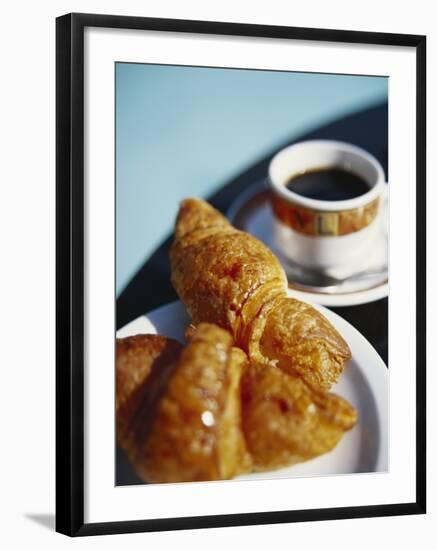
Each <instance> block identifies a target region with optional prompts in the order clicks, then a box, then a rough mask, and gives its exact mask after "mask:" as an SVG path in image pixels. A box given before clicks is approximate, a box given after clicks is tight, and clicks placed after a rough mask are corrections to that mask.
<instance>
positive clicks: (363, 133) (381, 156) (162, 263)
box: [117, 104, 388, 364]
mask: <svg viewBox="0 0 437 550" xmlns="http://www.w3.org/2000/svg"><path fill="white" fill-rule="evenodd" d="M306 139H337V140H340V141H346V142H349V143H353V144H355V145H358V146H359V147H362V148H364V149H366V150H367V151H369V152H370V153H372V154H373V155H374V156H375V157H376V158H377V159H378V160H379V161H380V162H381V164H382V166H383V168H384V170H385V173H386V176H387V177H388V165H387V160H388V151H387V144H388V110H387V104H383V105H379V106H377V107H373V108H371V109H367V110H365V111H360V112H358V113H354V114H352V115H350V116H347V117H344V118H341V119H338V120H336V121H335V122H333V123H331V124H328V125H326V126H323V127H321V128H317V129H316V130H314V131H312V132H310V133H308V134H305V135H301V136H299V137H298V138H297V139H293V140H292V141H289V142H286V143H284V144H283V146H284V147H285V146H286V145H288V144H290V143H293V142H296V141H301V140H306ZM275 152H276V150H275V151H272V152H271V154H269V155H267V156H266V157H265V158H263V159H262V160H260V161H259V162H258V163H257V164H255V165H253V166H252V167H251V168H250V169H249V170H247V171H246V172H244V173H243V174H240V175H239V176H238V177H236V178H235V179H234V180H232V181H230V182H229V183H228V184H226V185H224V186H223V187H222V188H221V189H220V190H219V191H217V192H216V193H214V194H213V195H211V196H209V197H206V199H207V200H208V201H209V202H211V203H212V204H213V205H214V206H215V207H216V208H218V209H219V210H220V211H222V212H226V211H227V209H228V208H229V206H230V205H231V203H232V202H233V201H234V200H235V198H236V197H237V196H238V195H239V194H240V193H241V192H242V191H244V190H245V189H247V188H248V187H249V186H250V185H252V184H253V183H254V182H256V181H259V180H260V179H261V178H263V177H265V176H266V174H267V167H268V164H269V162H270V159H271V157H272V156H273V154H274V153H275ZM170 242H171V235H169V236H168V238H167V239H166V240H165V241H164V242H163V243H162V244H161V245H160V246H159V247H158V248H157V249H156V250H155V252H154V253H153V254H152V255H151V256H150V257H149V258H148V259H147V261H146V262H145V263H144V264H143V266H142V267H141V268H140V269H139V271H138V272H137V273H136V274H135V276H134V277H133V278H132V280H131V281H130V282H129V284H128V285H127V287H126V288H125V289H124V291H123V292H122V294H121V295H120V297H119V298H118V300H117V329H118V328H120V327H122V326H124V325H125V324H126V323H128V322H129V321H132V320H133V319H135V318H136V317H139V316H140V315H143V314H145V313H147V312H148V311H151V310H152V309H155V308H157V307H159V306H161V305H164V304H166V303H168V302H171V301H173V300H176V299H177V296H176V293H175V291H174V289H173V287H172V286H171V283H170V264H169V259H168V250H169V246H170ZM330 309H332V310H333V311H335V312H336V313H338V314H339V315H340V316H341V317H344V318H345V319H346V320H347V321H349V322H350V323H351V324H352V325H353V326H354V327H355V328H357V329H358V330H359V331H360V332H361V333H362V334H363V335H364V336H365V337H366V338H367V340H368V341H369V342H370V343H371V344H372V345H373V346H374V348H375V349H376V350H377V351H378V353H379V354H380V356H381V357H382V359H383V360H384V362H385V363H386V364H387V359H388V346H387V338H388V300H387V298H384V299H382V300H378V301H376V302H371V303H369V304H362V305H356V306H348V307H331V308H330Z"/></svg>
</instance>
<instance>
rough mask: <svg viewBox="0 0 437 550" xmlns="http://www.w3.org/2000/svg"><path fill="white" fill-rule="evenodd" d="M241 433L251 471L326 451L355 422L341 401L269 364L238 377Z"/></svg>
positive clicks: (287, 464)
mask: <svg viewBox="0 0 437 550" xmlns="http://www.w3.org/2000/svg"><path fill="white" fill-rule="evenodd" d="M242 401H243V431H244V435H245V438H246V444H247V447H248V449H249V452H250V454H251V456H252V460H253V467H254V470H255V471H263V470H272V469H276V468H280V467H283V466H291V465H293V464H296V463H298V462H303V461H305V460H309V459H311V458H314V457H316V456H319V455H321V454H324V453H326V452H328V451H331V450H332V449H333V448H334V447H335V446H336V445H337V443H338V442H339V441H340V439H341V438H342V437H343V435H344V433H345V432H346V431H347V430H350V429H351V428H352V427H353V426H354V425H355V423H356V421H357V411H356V410H355V409H354V408H353V407H352V405H350V404H349V403H348V402H347V401H346V400H345V399H343V398H341V397H339V396H337V395H335V394H332V393H327V392H324V391H318V390H314V389H311V388H310V387H309V386H308V385H307V384H305V383H304V382H303V380H302V379H301V378H298V377H295V376H290V375H288V374H285V373H284V372H282V371H281V370H280V369H277V368H275V367H272V366H270V365H259V364H258V365H255V364H251V365H250V367H249V368H247V369H246V370H245V373H244V376H243V379H242Z"/></svg>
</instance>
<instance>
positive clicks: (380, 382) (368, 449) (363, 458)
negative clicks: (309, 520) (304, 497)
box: [117, 302, 388, 479]
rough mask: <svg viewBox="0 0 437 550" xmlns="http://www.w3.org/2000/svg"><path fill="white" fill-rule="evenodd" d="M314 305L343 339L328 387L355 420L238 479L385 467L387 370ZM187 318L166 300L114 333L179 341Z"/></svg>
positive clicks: (352, 332) (354, 334) (348, 329)
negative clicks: (274, 466) (314, 451)
mask: <svg viewBox="0 0 437 550" xmlns="http://www.w3.org/2000/svg"><path fill="white" fill-rule="evenodd" d="M315 307H317V309H319V310H320V311H321V312H322V313H323V314H324V315H325V316H326V317H327V318H328V319H329V320H330V322H331V323H332V324H333V325H334V326H335V327H336V328H337V330H338V331H339V332H340V333H341V334H342V336H343V337H344V338H345V340H346V341H347V343H348V344H349V347H350V349H351V351H352V357H353V359H352V360H351V361H350V362H349V365H348V368H347V369H346V372H345V373H344V374H343V376H342V377H341V379H340V381H339V382H338V384H336V386H335V387H334V388H333V390H334V392H335V393H338V394H339V395H341V396H342V397H345V398H346V399H347V400H348V401H350V403H352V404H353V405H354V407H355V408H356V409H357V410H358V418H359V420H358V424H357V425H356V426H355V427H354V428H353V429H352V430H351V431H350V432H347V433H346V434H345V436H344V437H343V439H342V440H341V441H340V443H339V444H338V445H337V447H336V448H335V449H334V450H332V451H331V452H329V453H327V454H325V455H322V456H320V457H317V458H315V459H313V460H309V461H307V462H303V463H301V464H297V465H295V466H292V467H288V468H282V469H280V470H275V471H269V472H262V473H256V474H249V475H245V476H240V477H239V478H238V479H278V478H289V477H297V476H298V477H304V476H306V477H308V476H315V475H335V474H348V473H365V472H386V471H387V469H388V456H387V453H388V371H387V367H386V366H385V364H384V362H383V361H382V359H381V358H380V357H379V355H378V354H377V352H376V351H375V349H374V348H373V347H372V346H371V344H369V342H368V341H367V340H366V339H365V338H364V336H362V335H361V334H360V333H359V332H358V331H357V330H356V329H355V328H354V327H353V326H352V325H350V324H349V323H348V322H347V321H345V320H344V319H342V318H341V317H340V316H339V315H337V314H335V313H334V312H332V311H329V310H328V309H326V308H324V307H322V306H315ZM188 323H189V318H188V315H187V314H186V312H185V308H184V307H183V306H182V304H181V303H180V302H172V303H170V304H168V305H166V306H163V307H160V308H159V309H156V310H154V311H152V312H150V313H148V314H147V315H144V316H142V317H138V318H137V319H135V320H134V321H132V322H131V323H129V324H128V325H126V326H124V327H123V328H121V329H120V330H119V331H118V332H117V337H118V338H122V337H125V336H132V335H134V334H140V333H148V334H161V335H164V336H168V337H172V338H175V339H177V340H179V341H180V342H184V330H185V327H186V326H187V324H188Z"/></svg>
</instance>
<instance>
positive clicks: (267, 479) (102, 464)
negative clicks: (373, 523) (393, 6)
mask: <svg viewBox="0 0 437 550" xmlns="http://www.w3.org/2000/svg"><path fill="white" fill-rule="evenodd" d="M56 25H57V27H56V29H57V32H56V36H57V38H56V56H57V61H56V70H57V92H56V97H57V105H56V112H57V325H56V328H57V381H56V395H57V405H56V414H57V427H56V440H57V443H56V449H57V457H56V463H57V471H56V485H57V488H56V500H57V502H56V528H57V530H58V531H59V532H62V533H65V534H67V535H70V536H78V535H80V536H81V535H95V534H110V533H127V532H140V531H159V530H170V529H193V528H205V527H221V526H233V525H251V524H261V523H281V522H294V521H314V520H323V519H341V518H359V517H371V516H387V515H401V514H420V513H425V510H426V494H425V472H426V464H425V431H426V429H425V225H426V223H425V43H426V42H425V37H424V36H413V35H394V34H385V33H378V34H376V33H366V32H355V31H346V30H323V29H311V28H294V27H275V26H262V25H245V24H234V23H215V22H204V21H184V20H171V19H151V18H141V17H119V16H109V15H92V14H69V15H65V16H62V17H59V18H58V19H57V22H56Z"/></svg>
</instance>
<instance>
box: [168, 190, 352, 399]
mask: <svg viewBox="0 0 437 550" xmlns="http://www.w3.org/2000/svg"><path fill="white" fill-rule="evenodd" d="M170 260H171V267H172V283H173V286H174V288H175V289H176V292H177V293H178V295H179V297H180V299H181V300H182V302H183V303H184V304H185V306H186V308H187V310H188V312H189V314H190V316H191V318H192V321H193V323H194V324H197V323H200V322H210V323H216V324H217V325H219V326H221V327H223V328H225V329H227V330H229V331H230V332H231V334H232V335H233V337H234V341H235V345H237V346H238V347H240V348H242V349H243V350H244V351H246V352H247V353H248V355H249V358H250V360H251V361H252V362H254V363H268V364H271V365H277V366H279V367H280V368H281V369H283V370H285V371H286V372H288V373H291V374H298V375H299V376H301V377H302V378H303V379H304V380H305V382H306V383H307V384H309V385H310V386H311V387H313V388H318V389H324V390H327V389H329V388H330V387H331V385H332V384H333V383H334V382H336V380H337V379H338V377H339V376H340V374H341V373H342V372H343V370H344V367H345V362H346V360H347V359H349V358H350V350H349V347H348V345H347V344H346V342H345V341H344V340H343V338H342V337H341V336H340V334H339V333H338V332H337V331H336V330H335V328H334V327H333V326H332V325H331V324H330V323H329V321H328V320H327V319H326V318H325V317H324V316H323V315H321V314H320V313H319V312H318V311H317V310H316V309H314V308H313V307H311V306H310V305H308V304H304V303H302V302H300V301H299V300H295V299H292V298H288V297H287V294H286V289H287V279H286V276H285V273H284V270H283V268H282V266H281V265H280V263H279V261H278V260H277V258H276V257H275V256H274V255H273V253H272V252H271V251H270V250H269V249H268V248H267V247H266V246H265V245H264V244H263V243H261V242H260V241H258V240H257V239H256V238H255V237H253V236H251V235H249V234H248V233H245V232H243V231H238V230H237V229H235V228H234V227H232V225H231V224H230V223H229V222H228V221H227V220H226V218H225V217H224V216H222V215H221V214H220V213H219V212H218V211H217V210H215V209H214V208H212V206H210V205H209V204H208V203H207V202H205V201H202V200H199V199H186V200H184V201H183V202H182V204H181V207H180V210H179V214H178V217H177V221H176V227H175V240H174V242H173V244H172V247H171V250H170Z"/></svg>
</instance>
